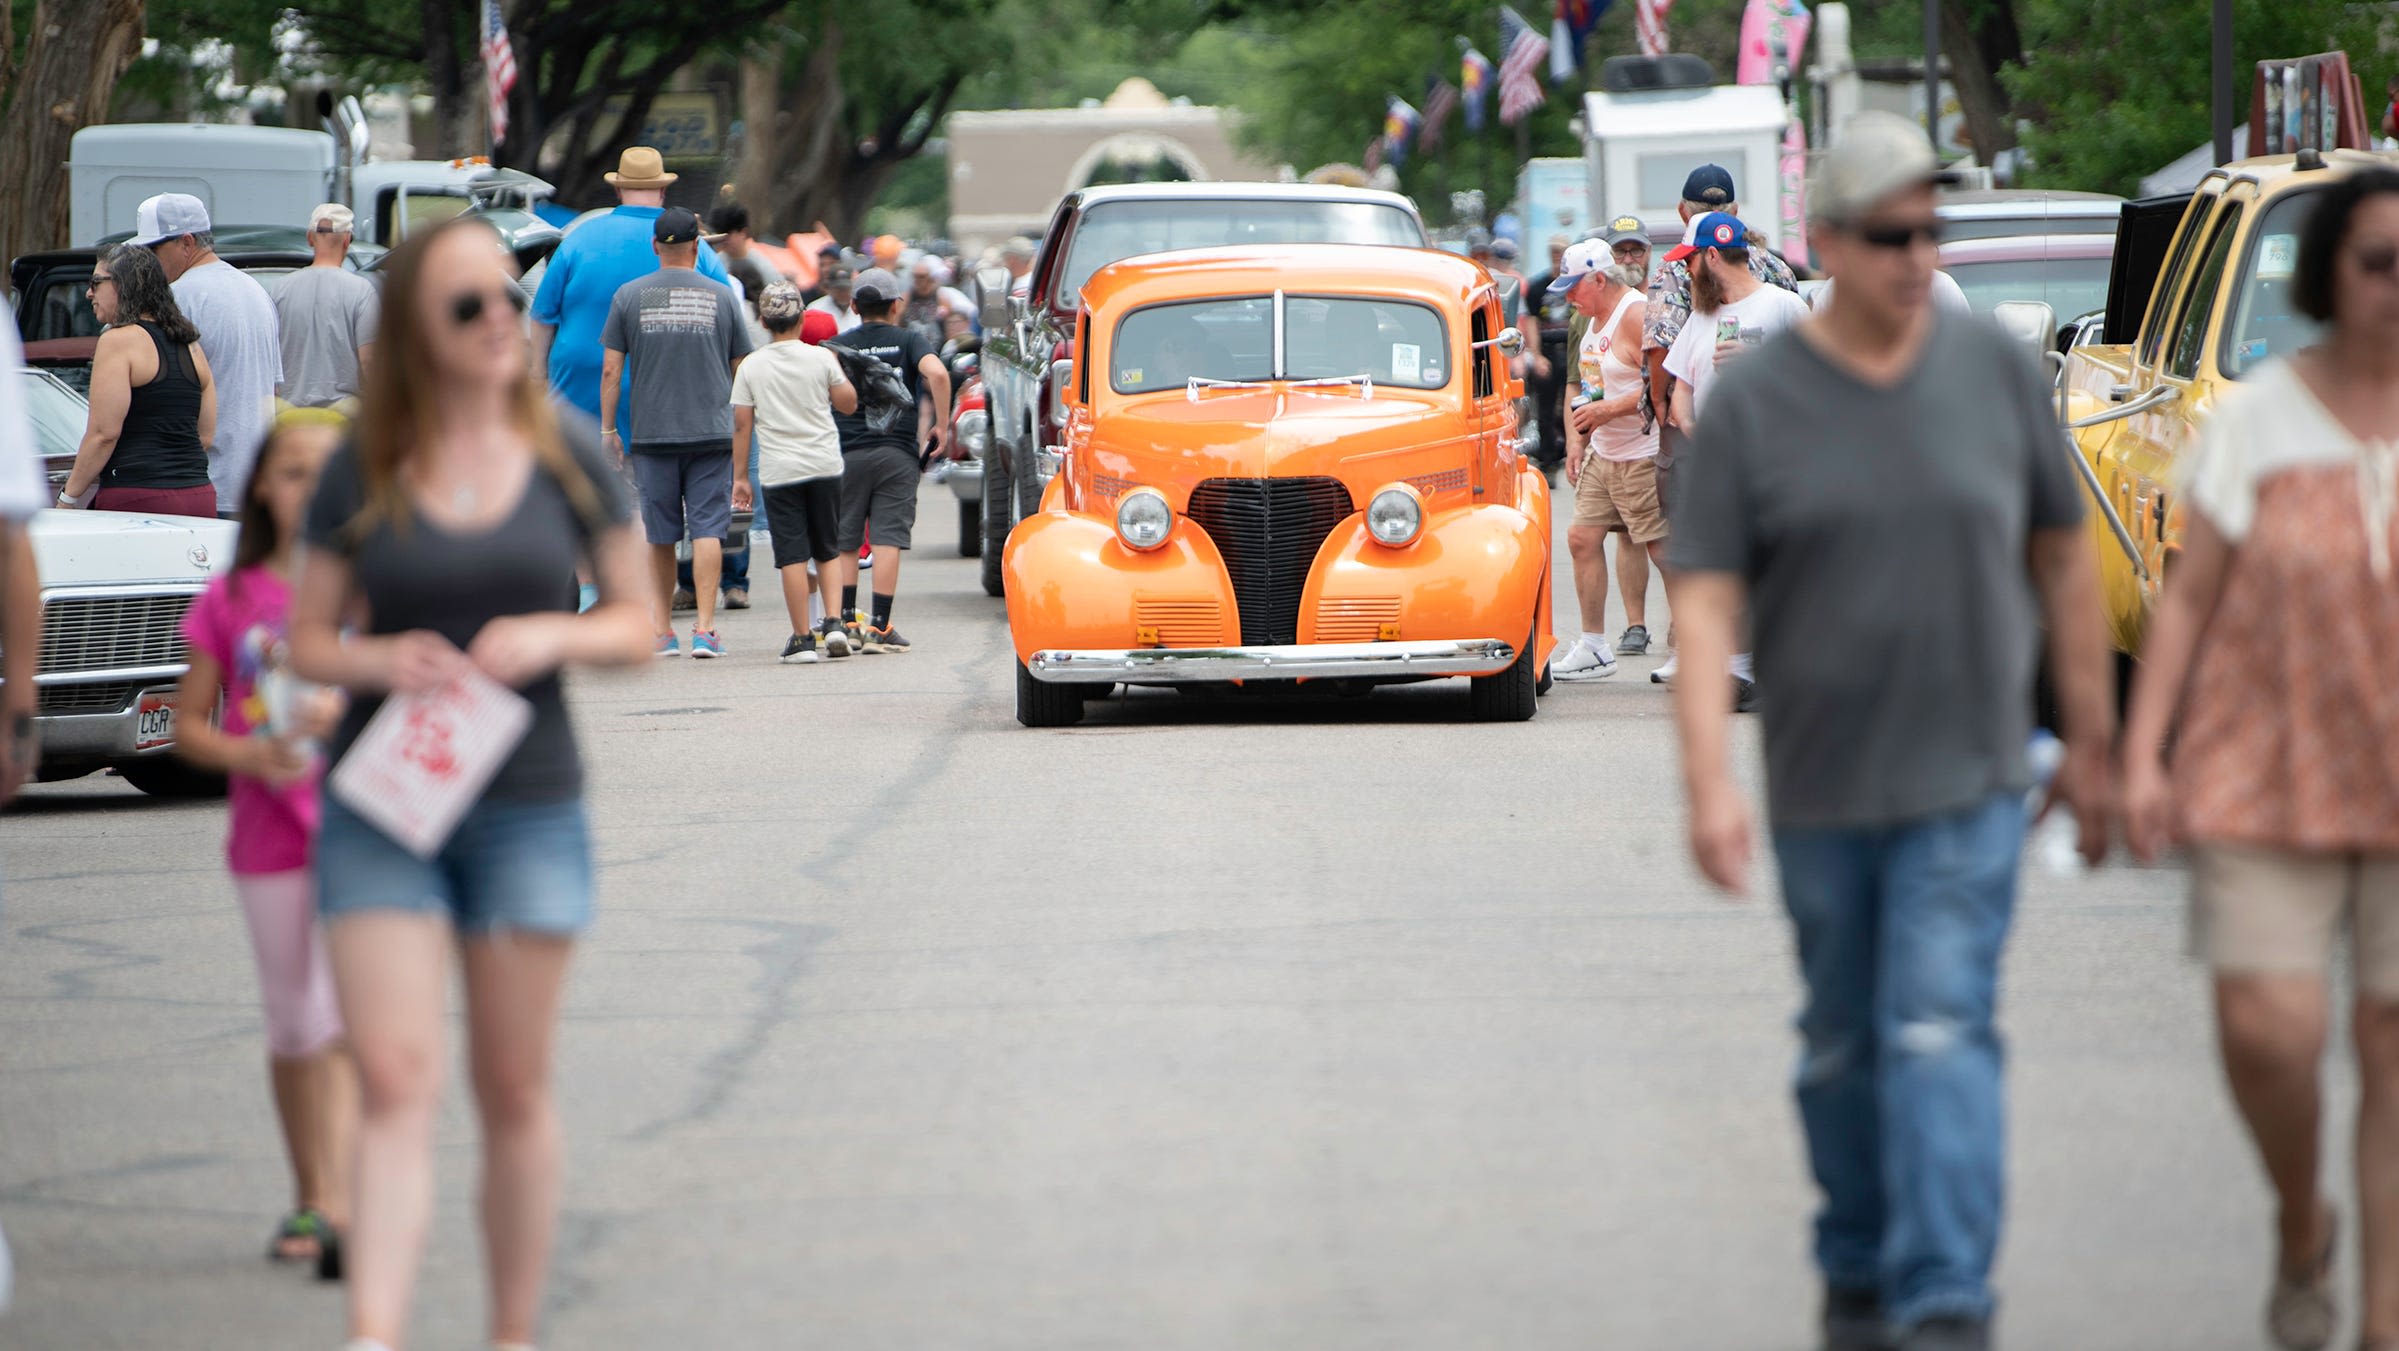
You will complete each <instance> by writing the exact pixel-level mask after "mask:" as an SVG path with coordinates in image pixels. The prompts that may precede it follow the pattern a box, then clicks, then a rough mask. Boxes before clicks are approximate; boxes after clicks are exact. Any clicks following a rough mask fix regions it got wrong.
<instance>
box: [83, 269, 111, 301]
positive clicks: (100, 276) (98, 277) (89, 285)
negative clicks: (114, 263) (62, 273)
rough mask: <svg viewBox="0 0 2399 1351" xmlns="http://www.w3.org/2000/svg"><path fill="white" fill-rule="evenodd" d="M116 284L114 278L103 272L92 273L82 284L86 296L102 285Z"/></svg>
mask: <svg viewBox="0 0 2399 1351" xmlns="http://www.w3.org/2000/svg"><path fill="white" fill-rule="evenodd" d="M116 284H117V279H116V278H114V277H112V276H110V275H108V274H107V273H105V272H95V273H93V274H92V277H91V280H89V281H87V282H85V283H84V284H83V293H84V294H85V295H87V296H88V295H90V294H92V293H93V292H94V291H97V290H99V289H100V288H101V287H103V286H114V285H116Z"/></svg>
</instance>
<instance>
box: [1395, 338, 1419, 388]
mask: <svg viewBox="0 0 2399 1351" xmlns="http://www.w3.org/2000/svg"><path fill="white" fill-rule="evenodd" d="M1391 378H1392V379H1394V380H1399V381H1404V382H1407V383H1411V384H1412V383H1414V382H1416V381H1418V380H1422V379H1423V378H1424V349H1423V348H1421V347H1419V346H1417V345H1416V344H1415V343H1412V342H1395V343H1393V344H1391Z"/></svg>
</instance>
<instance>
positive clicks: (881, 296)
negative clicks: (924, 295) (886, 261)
mask: <svg viewBox="0 0 2399 1351" xmlns="http://www.w3.org/2000/svg"><path fill="white" fill-rule="evenodd" d="M851 292H852V294H854V295H855V296H856V297H857V298H858V303H860V304H862V305H880V304H882V303H884V302H885V301H888V300H897V299H899V298H900V297H901V296H903V295H906V294H907V292H908V288H907V287H906V286H903V285H901V284H900V279H899V278H897V277H895V276H893V275H891V271H890V269H888V268H880V267H870V268H868V269H867V270H865V271H864V272H861V273H859V274H858V283H857V285H856V286H854V287H852V288H851Z"/></svg>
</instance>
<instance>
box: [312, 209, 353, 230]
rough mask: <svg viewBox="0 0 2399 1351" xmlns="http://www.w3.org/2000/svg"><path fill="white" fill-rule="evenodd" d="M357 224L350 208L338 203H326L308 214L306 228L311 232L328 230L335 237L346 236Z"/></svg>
mask: <svg viewBox="0 0 2399 1351" xmlns="http://www.w3.org/2000/svg"><path fill="white" fill-rule="evenodd" d="M357 223H358V218H357V217H356V216H355V215H353V214H352V213H351V211H350V208H348V207H346V206H343V205H342V204H341V203H339V202H327V203H325V204H324V205H323V206H320V207H318V208H317V209H316V210H314V211H311V212H309V213H308V228H309V229H311V230H329V231H331V232H332V233H334V234H337V235H346V234H348V233H350V229H351V227H352V226H354V225H356V224H357Z"/></svg>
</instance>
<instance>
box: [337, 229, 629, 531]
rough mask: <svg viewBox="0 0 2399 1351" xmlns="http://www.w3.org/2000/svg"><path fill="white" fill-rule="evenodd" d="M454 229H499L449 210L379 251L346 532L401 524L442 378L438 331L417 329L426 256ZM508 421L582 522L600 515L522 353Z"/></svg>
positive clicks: (492, 237)
mask: <svg viewBox="0 0 2399 1351" xmlns="http://www.w3.org/2000/svg"><path fill="white" fill-rule="evenodd" d="M462 230H474V231H479V232H480V233H481V235H482V237H483V239H484V240H485V241H487V242H489V244H490V245H491V247H493V248H495V249H497V248H499V247H500V240H499V236H498V235H497V234H496V233H495V232H493V231H492V229H491V227H489V226H487V225H485V224H484V223H482V222H481V221H478V220H475V219H473V218H471V217H459V218H455V219H452V220H447V221H444V222H442V223H441V224H439V225H436V226H434V227H432V228H431V229H428V230H425V231H423V232H421V233H417V234H413V235H411V236H410V237H409V239H408V241H407V242H406V243H403V244H402V245H400V246H399V247H398V248H396V249H393V250H392V251H391V254H390V256H389V257H387V258H385V259H384V261H383V267H382V269H381V271H382V273H383V276H384V281H383V303H382V306H381V310H382V314H381V318H380V320H379V321H378V323H377V331H376V335H375V360H374V361H373V362H372V363H370V364H369V365H368V367H367V372H366V387H365V389H363V390H362V391H360V399H359V409H358V433H357V438H356V441H357V446H358V470H359V477H360V480H361V482H362V485H363V487H364V489H365V491H364V493H363V498H364V504H363V506H362V507H361V508H360V510H359V513H358V515H357V516H356V517H355V518H353V519H352V520H351V522H350V527H349V528H350V531H351V533H352V536H353V537H354V538H361V537H364V536H365V535H366V534H367V533H368V532H369V531H371V530H373V529H374V528H375V527H376V526H377V525H379V524H381V523H383V522H386V521H388V522H390V523H391V525H392V528H393V529H395V530H405V529H406V528H407V523H408V517H409V510H408V489H407V485H406V484H405V483H404V482H403V477H404V474H405V471H406V470H407V467H408V465H409V463H410V462H411V461H412V460H413V459H415V458H416V456H417V455H418V454H419V453H420V452H421V451H422V450H423V448H424V445H425V442H426V439H427V438H428V437H429V436H430V435H431V434H432V424H433V419H432V416H431V414H432V410H433V408H434V407H435V406H436V405H437V404H438V403H439V401H440V400H441V398H442V397H443V391H442V379H441V375H440V373H439V371H438V370H437V369H436V368H435V366H434V362H433V341H434V339H435V336H436V335H433V334H429V333H427V332H426V330H425V314H424V311H425V305H424V292H425V289H426V287H427V285H428V283H429V282H430V280H431V278H430V276H429V274H428V272H427V269H426V266H425V259H426V257H427V256H428V255H429V254H431V253H432V252H433V248H434V246H435V245H436V244H438V243H440V242H441V241H442V240H443V239H446V238H448V237H449V236H450V235H453V234H456V233H458V232H459V231H462ZM508 402H509V421H510V423H511V424H512V426H513V427H514V429H515V430H516V432H517V434H518V435H520V436H523V437H524V438H525V440H526V441H528V442H530V443H531V444H532V446H533V454H534V457H535V459H537V460H538V461H539V462H540V464H541V467H542V468H544V469H546V470H548V471H549V472H550V475H551V477H553V478H555V479H557V480H558V483H559V486H560V487H562V488H564V489H565V490H566V494H567V498H568V500H569V501H571V502H573V503H574V506H575V510H576V512H577V513H579V514H580V515H581V516H582V517H583V519H584V520H585V521H587V522H598V521H599V520H600V519H601V515H602V513H601V508H600V500H599V493H598V491H597V490H596V489H595V488H594V487H593V486H592V482H591V477H590V475H588V474H586V473H585V472H584V471H583V467H582V466H581V465H580V464H578V463H577V462H576V460H575V456H574V454H573V453H572V452H571V451H569V450H568V449H567V445H566V438H565V436H564V435H563V434H562V433H561V432H560V430H559V427H558V414H557V411H556V410H555V409H554V408H552V407H551V405H550V394H549V390H548V388H547V386H546V384H545V382H544V380H543V377H542V375H541V373H540V372H537V371H535V370H534V369H533V362H532V359H531V357H530V355H528V357H527V359H526V362H525V370H524V373H523V374H522V375H521V376H519V377H518V378H517V380H516V383H515V386H514V388H512V389H511V390H510V391H509V401H508Z"/></svg>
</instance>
